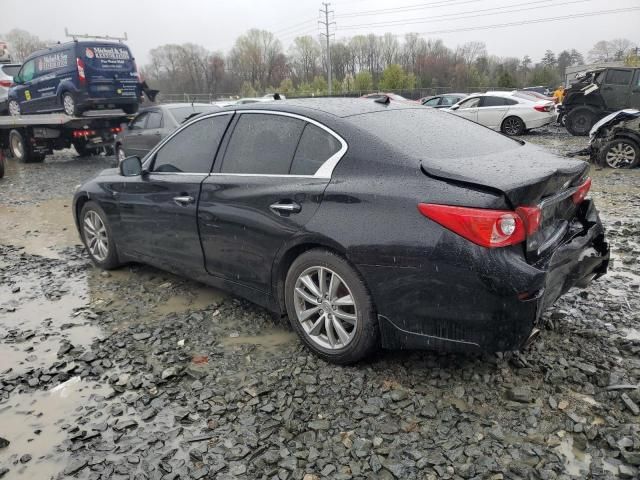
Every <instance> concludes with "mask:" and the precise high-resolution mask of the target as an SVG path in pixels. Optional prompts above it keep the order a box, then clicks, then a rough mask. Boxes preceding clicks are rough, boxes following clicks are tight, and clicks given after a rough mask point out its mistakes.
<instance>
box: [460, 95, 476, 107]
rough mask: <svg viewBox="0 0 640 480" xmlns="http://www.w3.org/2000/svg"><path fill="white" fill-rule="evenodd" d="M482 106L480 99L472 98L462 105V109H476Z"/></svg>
mask: <svg viewBox="0 0 640 480" xmlns="http://www.w3.org/2000/svg"><path fill="white" fill-rule="evenodd" d="M478 105H480V97H475V98H470V99H469V100H465V101H464V102H462V103H461V104H460V107H459V108H460V109H463V108H475V107H477V106H478Z"/></svg>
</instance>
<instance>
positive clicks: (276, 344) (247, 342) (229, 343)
mask: <svg viewBox="0 0 640 480" xmlns="http://www.w3.org/2000/svg"><path fill="white" fill-rule="evenodd" d="M297 340H298V337H297V335H296V334H295V333H294V332H292V331H288V330H285V329H280V328H274V329H270V330H268V331H265V332H264V333H262V334H260V335H238V334H237V333H231V335H229V336H228V337H225V338H224V339H223V340H222V345H223V346H224V347H226V348H230V349H241V348H242V347H244V346H250V347H255V348H257V349H258V350H259V351H261V352H263V353H274V352H277V351H278V349H279V348H281V347H282V346H283V345H294V344H295V343H296V342H297Z"/></svg>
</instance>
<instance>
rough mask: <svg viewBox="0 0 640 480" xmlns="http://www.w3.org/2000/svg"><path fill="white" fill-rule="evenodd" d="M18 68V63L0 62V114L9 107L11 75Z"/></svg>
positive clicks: (16, 71)
mask: <svg viewBox="0 0 640 480" xmlns="http://www.w3.org/2000/svg"><path fill="white" fill-rule="evenodd" d="M19 70H20V64H19V63H0V114H4V113H5V112H6V111H8V109H9V102H8V95H9V89H10V88H11V86H12V85H13V77H14V76H15V75H16V74H17V73H18V71H19Z"/></svg>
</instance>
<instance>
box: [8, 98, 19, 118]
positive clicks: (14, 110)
mask: <svg viewBox="0 0 640 480" xmlns="http://www.w3.org/2000/svg"><path fill="white" fill-rule="evenodd" d="M7 108H8V110H9V115H11V116H12V117H19V116H20V115H22V110H21V109H20V103H18V101H17V100H9V104H8V106H7Z"/></svg>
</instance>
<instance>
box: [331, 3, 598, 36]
mask: <svg viewBox="0 0 640 480" xmlns="http://www.w3.org/2000/svg"><path fill="white" fill-rule="evenodd" d="M591 1H593V0H573V1H570V2H562V3H554V4H553V5H543V6H541V5H537V6H535V7H525V8H517V9H513V8H514V7H520V6H523V5H531V4H541V3H547V4H548V3H550V2H553V0H538V1H534V2H524V3H517V4H514V5H510V6H508V7H493V8H485V9H481V10H472V11H469V12H464V13H447V14H444V15H436V16H431V17H421V18H414V19H406V20H403V19H400V20H389V21H386V22H375V23H362V24H357V25H346V26H343V27H340V29H341V30H350V29H356V28H363V27H367V28H369V27H392V26H396V25H414V24H418V23H432V22H445V21H450V20H462V19H467V18H477V17H486V16H493V15H502V14H505V13H517V12H525V11H529V10H539V9H541V8H545V9H546V8H551V7H560V6H565V5H571V4H576V3H586V2H591ZM505 8H512V10H504V9H505ZM496 10H504V11H496ZM481 12H484V13H481ZM467 14H473V15H467ZM452 17H454V18H452Z"/></svg>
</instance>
